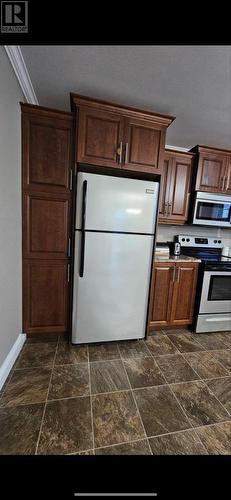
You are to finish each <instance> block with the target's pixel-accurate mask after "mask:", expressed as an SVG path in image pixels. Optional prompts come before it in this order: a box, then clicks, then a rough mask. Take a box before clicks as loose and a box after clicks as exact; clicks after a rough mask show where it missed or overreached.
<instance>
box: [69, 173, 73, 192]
mask: <svg viewBox="0 0 231 500" xmlns="http://www.w3.org/2000/svg"><path fill="white" fill-rule="evenodd" d="M72 188H73V170H72V169H71V170H70V182H69V189H70V191H72Z"/></svg>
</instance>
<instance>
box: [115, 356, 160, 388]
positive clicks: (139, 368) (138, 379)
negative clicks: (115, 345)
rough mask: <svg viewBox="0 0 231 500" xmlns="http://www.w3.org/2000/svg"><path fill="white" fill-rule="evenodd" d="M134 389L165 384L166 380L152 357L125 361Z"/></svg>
mask: <svg viewBox="0 0 231 500" xmlns="http://www.w3.org/2000/svg"><path fill="white" fill-rule="evenodd" d="M124 366H125V368H126V371H127V374H128V377H129V380H130V384H131V386H132V388H138V387H151V386H154V385H161V384H165V383H166V382H165V379H164V377H163V375H162V373H161V371H160V369H159V367H158V365H157V364H156V362H155V360H154V359H153V358H152V357H149V358H130V359H126V360H124Z"/></svg>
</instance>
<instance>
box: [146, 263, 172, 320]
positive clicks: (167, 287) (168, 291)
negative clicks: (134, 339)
mask: <svg viewBox="0 0 231 500" xmlns="http://www.w3.org/2000/svg"><path fill="white" fill-rule="evenodd" d="M154 266H155V267H154V272H153V280H152V290H151V298H150V309H149V330H152V329H154V328H156V327H164V326H166V325H168V324H169V321H170V316H171V308H172V293H173V276H174V269H175V264H174V263H166V262H163V263H160V262H158V263H155V264H154Z"/></svg>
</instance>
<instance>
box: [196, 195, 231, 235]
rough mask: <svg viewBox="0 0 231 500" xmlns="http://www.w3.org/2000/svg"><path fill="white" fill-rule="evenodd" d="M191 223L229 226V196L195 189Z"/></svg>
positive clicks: (230, 217)
mask: <svg viewBox="0 0 231 500" xmlns="http://www.w3.org/2000/svg"><path fill="white" fill-rule="evenodd" d="M192 223H193V224H198V225H199V224H200V225H203V226H218V227H229V228H231V196H223V195H219V194H215V193H202V192H201V191H197V192H196V196H195V200H194V207H193V219H192Z"/></svg>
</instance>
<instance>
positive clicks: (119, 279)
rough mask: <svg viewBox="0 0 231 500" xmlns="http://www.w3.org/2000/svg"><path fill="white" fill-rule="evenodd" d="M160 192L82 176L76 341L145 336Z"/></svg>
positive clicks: (152, 186)
mask: <svg viewBox="0 0 231 500" xmlns="http://www.w3.org/2000/svg"><path fill="white" fill-rule="evenodd" d="M158 191H159V184H158V183H157V182H153V181H146V180H137V179H127V178H121V177H112V176H108V175H99V174H90V173H83V172H79V173H78V178H77V201H76V203H77V205H76V231H75V261H74V294H73V322H72V343H74V344H81V343H85V342H101V341H112V340H125V339H140V338H143V337H144V336H145V329H146V320H147V308H148V295H149V286H150V273H151V266H152V254H153V241H154V234H155V225H156V211H157V205H158Z"/></svg>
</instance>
